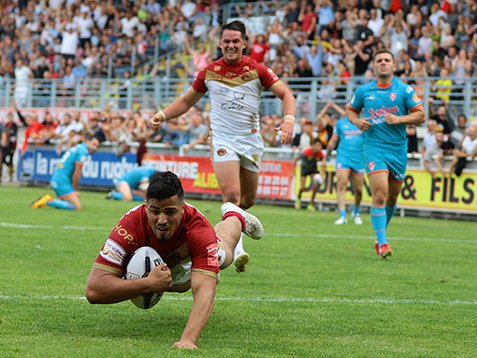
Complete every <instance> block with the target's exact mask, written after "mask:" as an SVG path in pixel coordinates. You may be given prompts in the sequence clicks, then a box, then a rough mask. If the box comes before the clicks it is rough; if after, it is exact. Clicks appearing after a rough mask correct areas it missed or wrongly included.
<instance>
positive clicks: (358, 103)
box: [348, 86, 365, 112]
mask: <svg viewBox="0 0 477 358" xmlns="http://www.w3.org/2000/svg"><path fill="white" fill-rule="evenodd" d="M364 91H365V87H364V86H360V87H358V88H357V89H356V91H355V92H354V95H353V97H351V101H350V102H349V104H348V107H350V109H354V110H355V111H356V112H360V111H361V110H362V109H363V107H364V102H363V98H364V96H363V94H364Z"/></svg>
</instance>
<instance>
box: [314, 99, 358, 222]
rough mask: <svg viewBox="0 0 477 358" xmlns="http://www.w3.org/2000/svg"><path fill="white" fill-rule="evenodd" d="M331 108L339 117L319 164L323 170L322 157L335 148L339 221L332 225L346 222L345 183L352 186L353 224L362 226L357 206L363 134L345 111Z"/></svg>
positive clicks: (336, 106)
mask: <svg viewBox="0 0 477 358" xmlns="http://www.w3.org/2000/svg"><path fill="white" fill-rule="evenodd" d="M332 106H333V108H334V109H335V110H336V111H337V112H338V113H339V114H340V115H341V116H343V117H342V118H340V119H339V120H338V122H337V123H336V126H335V128H334V131H333V135H332V137H331V139H330V141H329V142H328V145H327V146H326V155H325V157H324V159H323V161H322V166H323V170H326V160H327V159H326V158H327V156H328V154H330V153H331V151H332V150H333V149H334V148H335V147H336V143H337V142H338V141H339V142H338V148H337V150H336V162H335V171H336V176H337V178H338V189H337V195H336V196H337V202H338V210H339V218H338V220H336V221H335V224H336V225H343V224H346V223H347V222H348V219H347V218H346V189H347V186H348V181H349V180H350V177H351V181H352V183H353V188H354V205H353V210H352V216H353V221H354V223H355V224H356V225H362V224H363V220H362V219H361V216H359V206H360V204H361V199H362V197H363V183H364V160H363V132H361V130H360V129H359V128H358V127H356V126H355V125H354V124H353V123H351V122H350V121H349V119H348V118H347V117H344V116H346V111H345V110H344V109H342V108H341V107H339V106H338V105H336V104H334V103H333V104H332Z"/></svg>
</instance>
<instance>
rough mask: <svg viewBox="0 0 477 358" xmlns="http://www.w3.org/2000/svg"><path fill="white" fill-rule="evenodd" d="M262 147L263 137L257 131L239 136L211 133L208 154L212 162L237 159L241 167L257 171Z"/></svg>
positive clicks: (261, 155) (260, 160) (260, 162)
mask: <svg viewBox="0 0 477 358" xmlns="http://www.w3.org/2000/svg"><path fill="white" fill-rule="evenodd" d="M263 147H264V144H263V139H262V136H261V135H260V133H258V132H257V133H253V134H250V135H240V136H234V135H223V134H217V133H212V142H211V150H210V155H211V159H212V162H214V163H219V162H227V161H239V162H240V166H241V167H242V168H245V169H247V170H250V171H251V172H255V173H258V172H259V171H260V165H261V164H262V157H263Z"/></svg>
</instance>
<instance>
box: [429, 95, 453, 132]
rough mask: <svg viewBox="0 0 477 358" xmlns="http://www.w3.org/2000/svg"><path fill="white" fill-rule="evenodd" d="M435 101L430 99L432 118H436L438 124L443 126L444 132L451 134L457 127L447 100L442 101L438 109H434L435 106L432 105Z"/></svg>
mask: <svg viewBox="0 0 477 358" xmlns="http://www.w3.org/2000/svg"><path fill="white" fill-rule="evenodd" d="M433 103H434V101H433V100H432V99H431V98H430V101H429V114H430V118H431V119H434V120H435V121H436V122H437V124H438V125H439V126H440V127H441V128H442V131H443V132H444V134H450V133H451V132H452V131H453V130H454V127H455V124H454V121H453V120H452V118H451V117H450V115H449V111H448V110H447V102H445V101H444V102H442V103H441V104H440V105H439V106H438V107H437V110H434V106H433V105H432V104H433Z"/></svg>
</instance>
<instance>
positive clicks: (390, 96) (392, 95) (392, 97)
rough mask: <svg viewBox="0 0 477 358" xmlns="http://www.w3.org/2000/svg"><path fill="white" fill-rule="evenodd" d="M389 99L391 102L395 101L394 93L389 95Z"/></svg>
mask: <svg viewBox="0 0 477 358" xmlns="http://www.w3.org/2000/svg"><path fill="white" fill-rule="evenodd" d="M389 98H391V101H393V102H394V100H395V99H396V93H394V92H393V93H391V94H390V95H389Z"/></svg>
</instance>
